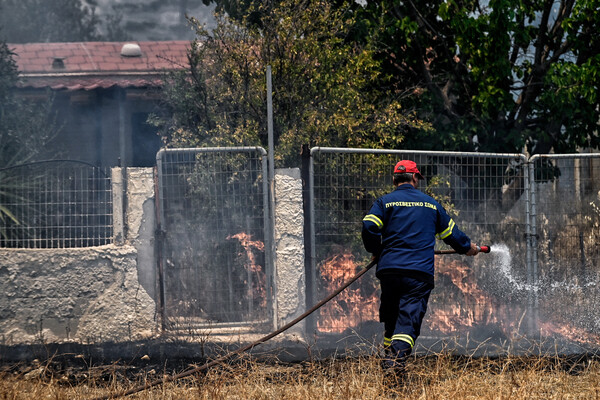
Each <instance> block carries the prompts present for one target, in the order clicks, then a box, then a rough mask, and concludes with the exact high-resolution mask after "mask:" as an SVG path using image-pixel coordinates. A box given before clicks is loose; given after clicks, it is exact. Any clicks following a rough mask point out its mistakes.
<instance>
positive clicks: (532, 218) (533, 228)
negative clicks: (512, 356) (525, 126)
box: [527, 155, 539, 336]
mask: <svg viewBox="0 0 600 400" xmlns="http://www.w3.org/2000/svg"><path fill="white" fill-rule="evenodd" d="M536 158H537V157H536V156H535V155H534V156H532V157H530V158H529V160H528V161H527V165H528V172H529V179H528V182H529V185H528V199H529V201H528V205H527V211H528V214H529V219H528V221H527V247H528V258H527V284H528V285H529V287H530V288H533V289H535V288H536V287H537V284H538V245H537V210H536V197H535V190H536V183H535V160H536ZM527 303H528V304H527V305H528V307H527V309H528V313H529V318H528V321H529V327H528V331H529V332H528V333H529V334H530V335H532V336H534V335H535V334H536V333H537V332H536V331H537V326H538V305H539V304H538V303H539V302H538V293H537V290H530V291H529V295H528V299H527Z"/></svg>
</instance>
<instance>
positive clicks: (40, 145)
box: [0, 41, 57, 236]
mask: <svg viewBox="0 0 600 400" xmlns="http://www.w3.org/2000/svg"><path fill="white" fill-rule="evenodd" d="M17 80H18V71H17V65H16V63H15V61H14V59H13V53H12V52H11V51H10V49H9V48H8V46H7V45H6V43H5V42H3V41H0V223H1V224H0V235H1V236H5V230H4V229H3V227H4V226H5V225H6V223H8V222H11V221H12V223H15V224H19V223H20V222H21V221H18V220H17V219H16V218H15V216H14V214H13V212H12V210H10V209H9V208H8V207H6V203H8V202H9V201H8V200H9V199H11V200H14V199H15V198H18V194H17V193H18V192H19V190H20V189H22V187H20V186H19V185H18V184H16V183H15V180H14V177H13V176H12V175H11V171H9V170H6V169H5V168H6V167H11V166H14V165H17V164H24V163H26V162H27V161H31V160H32V159H34V158H35V157H36V155H38V154H39V153H40V152H41V151H43V149H44V145H45V143H46V142H47V141H48V140H49V139H50V138H51V137H52V136H53V135H54V134H55V132H56V130H57V128H56V124H55V123H54V121H53V119H52V113H51V104H52V102H51V101H47V102H41V103H35V104H33V103H29V102H26V101H25V100H23V99H21V98H18V97H16V96H15V95H14V92H13V89H14V87H15V85H16V83H17ZM21 182H22V181H21ZM21 200H22V199H21Z"/></svg>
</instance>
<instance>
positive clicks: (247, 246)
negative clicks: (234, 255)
mask: <svg viewBox="0 0 600 400" xmlns="http://www.w3.org/2000/svg"><path fill="white" fill-rule="evenodd" d="M231 239H237V240H239V241H240V245H241V246H242V247H243V248H244V251H245V255H246V259H247V260H248V261H247V262H245V263H244V268H245V269H246V271H249V272H251V273H253V274H255V275H256V279H253V280H252V287H251V288H249V289H248V291H249V293H248V295H249V297H253V298H258V299H260V306H261V307H264V306H266V304H267V291H266V276H265V270H264V266H263V265H260V264H259V263H258V261H257V255H256V251H259V252H263V251H264V250H265V244H264V243H263V242H261V241H260V240H252V236H250V235H249V234H247V233H244V232H240V233H236V234H235V235H229V236H227V240H231ZM239 255H244V254H242V253H240V254H239ZM244 283H245V284H247V283H248V282H247V281H244Z"/></svg>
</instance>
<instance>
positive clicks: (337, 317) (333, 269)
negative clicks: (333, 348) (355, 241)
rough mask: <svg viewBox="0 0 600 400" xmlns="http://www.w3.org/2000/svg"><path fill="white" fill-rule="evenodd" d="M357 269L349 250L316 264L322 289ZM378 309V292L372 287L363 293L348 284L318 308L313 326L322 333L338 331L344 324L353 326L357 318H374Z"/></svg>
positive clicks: (332, 286)
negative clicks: (315, 323) (318, 267)
mask: <svg viewBox="0 0 600 400" xmlns="http://www.w3.org/2000/svg"><path fill="white" fill-rule="evenodd" d="M357 271H358V267H357V266H356V262H355V261H354V256H353V255H352V253H349V252H346V253H342V254H336V255H333V256H331V257H330V258H328V259H327V260H325V261H324V262H323V263H322V264H321V266H320V272H321V280H322V283H323V286H322V287H323V292H324V293H330V292H333V291H334V290H335V289H337V288H338V287H340V286H341V285H342V284H344V282H346V281H348V280H349V279H350V278H352V277H353V276H354V275H355V274H356V273H357ZM378 310H379V295H378V294H377V288H376V287H373V288H370V289H369V290H368V293H364V291H363V290H357V288H356V287H355V286H351V287H349V288H348V289H346V290H344V291H343V292H342V293H340V294H339V295H338V296H337V297H336V298H334V299H333V300H332V301H330V302H329V303H327V304H325V305H324V306H323V307H322V308H321V312H320V318H318V320H317V328H318V330H319V331H320V332H324V333H342V332H343V331H345V330H346V329H348V328H356V327H357V326H358V325H359V324H360V323H361V322H364V321H369V320H374V319H377V313H378Z"/></svg>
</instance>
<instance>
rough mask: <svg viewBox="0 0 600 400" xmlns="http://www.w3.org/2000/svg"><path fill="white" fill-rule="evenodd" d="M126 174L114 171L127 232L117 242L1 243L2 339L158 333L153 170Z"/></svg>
mask: <svg viewBox="0 0 600 400" xmlns="http://www.w3.org/2000/svg"><path fill="white" fill-rule="evenodd" d="M122 172H123V171H121V170H120V169H115V170H113V178H118V179H115V181H114V187H113V203H114V204H115V205H116V206H117V207H115V214H114V216H113V219H114V221H115V231H116V232H117V234H118V235H121V236H119V238H118V240H116V243H115V244H111V245H106V246H100V247H92V248H72V249H0V260H1V261H0V340H1V341H2V342H1V343H0V344H3V345H16V344H29V343H53V342H65V341H66V342H79V343H98V342H106V341H115V342H118V341H128V340H139V339H144V338H149V337H153V336H155V335H156V334H157V333H158V330H157V327H158V326H157V323H156V315H155V314H156V307H155V300H154V298H155V293H156V292H155V286H156V284H155V280H156V278H155V272H154V271H155V265H156V262H155V260H154V249H153V247H154V246H153V242H154V237H153V235H154V185H153V176H152V169H142V168H130V169H128V170H127V173H126V174H123V173H122ZM123 177H124V178H126V179H125V180H126V182H127V184H123V180H122V179H121V178H123ZM123 205H124V206H125V207H122V206H123ZM124 227H127V229H126V230H125V231H126V236H123V235H124V233H123V232H124ZM117 243H118V244H117Z"/></svg>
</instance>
